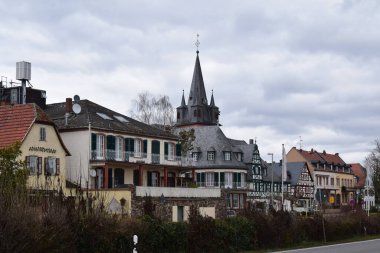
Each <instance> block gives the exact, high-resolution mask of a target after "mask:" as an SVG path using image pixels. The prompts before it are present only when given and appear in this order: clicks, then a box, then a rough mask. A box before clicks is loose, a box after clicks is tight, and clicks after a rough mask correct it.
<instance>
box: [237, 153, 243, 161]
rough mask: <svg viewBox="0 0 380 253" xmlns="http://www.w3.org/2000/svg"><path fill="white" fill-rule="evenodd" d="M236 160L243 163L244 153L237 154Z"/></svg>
mask: <svg viewBox="0 0 380 253" xmlns="http://www.w3.org/2000/svg"><path fill="white" fill-rule="evenodd" d="M236 160H238V161H239V162H241V161H242V160H243V155H242V153H240V152H238V153H236Z"/></svg>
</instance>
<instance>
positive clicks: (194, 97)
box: [187, 53, 207, 105]
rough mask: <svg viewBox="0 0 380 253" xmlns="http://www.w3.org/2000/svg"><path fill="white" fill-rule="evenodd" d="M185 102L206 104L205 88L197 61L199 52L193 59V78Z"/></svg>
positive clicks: (199, 64)
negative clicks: (187, 99)
mask: <svg viewBox="0 0 380 253" xmlns="http://www.w3.org/2000/svg"><path fill="white" fill-rule="evenodd" d="M187 103H188V104H189V105H202V104H207V97H206V90H205V85H204V82H203V75H202V69H201V63H200V61H199V53H197V58H196V60H195V66H194V73H193V80H192V82H191V88H190V93H189V101H188V102H187Z"/></svg>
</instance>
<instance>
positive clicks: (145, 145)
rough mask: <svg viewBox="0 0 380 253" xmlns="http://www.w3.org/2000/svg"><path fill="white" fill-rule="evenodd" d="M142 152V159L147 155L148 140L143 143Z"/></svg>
mask: <svg viewBox="0 0 380 253" xmlns="http://www.w3.org/2000/svg"><path fill="white" fill-rule="evenodd" d="M143 152H144V158H147V155H148V140H144V141H143Z"/></svg>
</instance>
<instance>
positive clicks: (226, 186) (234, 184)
mask: <svg viewBox="0 0 380 253" xmlns="http://www.w3.org/2000/svg"><path fill="white" fill-rule="evenodd" d="M197 186H198V187H204V188H224V189H248V184H247V183H245V182H231V183H225V182H215V181H214V182H197Z"/></svg>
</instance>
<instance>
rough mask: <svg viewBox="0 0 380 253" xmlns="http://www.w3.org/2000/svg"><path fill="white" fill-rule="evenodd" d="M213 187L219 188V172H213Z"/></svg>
mask: <svg viewBox="0 0 380 253" xmlns="http://www.w3.org/2000/svg"><path fill="white" fill-rule="evenodd" d="M214 186H219V172H214Z"/></svg>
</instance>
